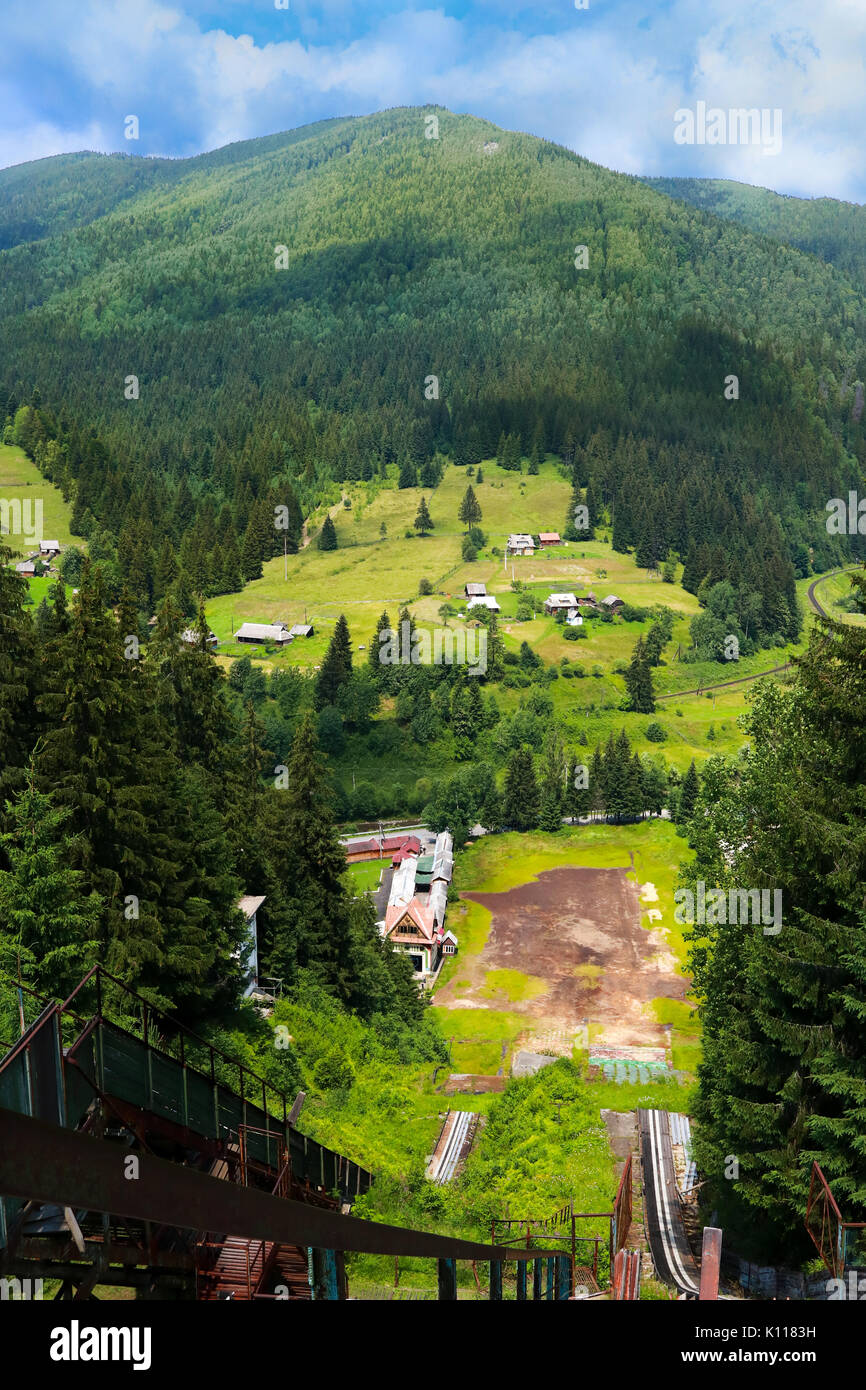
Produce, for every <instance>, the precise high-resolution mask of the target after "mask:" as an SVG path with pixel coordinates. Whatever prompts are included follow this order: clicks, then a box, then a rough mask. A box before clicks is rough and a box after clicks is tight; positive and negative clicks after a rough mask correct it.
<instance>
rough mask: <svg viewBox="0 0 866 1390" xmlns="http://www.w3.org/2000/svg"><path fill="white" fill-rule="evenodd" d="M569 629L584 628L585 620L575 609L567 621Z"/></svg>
mask: <svg viewBox="0 0 866 1390" xmlns="http://www.w3.org/2000/svg"><path fill="white" fill-rule="evenodd" d="M565 623H566V626H567V627H583V618H582V617H581V615H580V614H579V613H578V611H577V609H573V610H572V611H571V612H570V613H569V614H568V617H567V618H566V620H565Z"/></svg>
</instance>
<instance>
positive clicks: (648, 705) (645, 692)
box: [625, 637, 656, 714]
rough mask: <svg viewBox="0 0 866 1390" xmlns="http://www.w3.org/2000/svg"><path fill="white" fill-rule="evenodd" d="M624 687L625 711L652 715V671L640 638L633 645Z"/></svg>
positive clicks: (654, 705)
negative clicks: (625, 693)
mask: <svg viewBox="0 0 866 1390" xmlns="http://www.w3.org/2000/svg"><path fill="white" fill-rule="evenodd" d="M625 685H626V690H627V691H628V704H627V706H626V708H627V709H629V710H631V711H632V712H633V713H634V714H652V713H653V712H654V711H655V707H656V703H655V696H654V693H653V682H652V671H651V670H650V664H649V659H648V657H647V651H646V646H645V645H644V641H643V638H642V637H639V638H638V639H637V642H636V643H635V647H634V651H633V653H632V658H631V662H630V663H629V667H628V670H627V671H626V675H625Z"/></svg>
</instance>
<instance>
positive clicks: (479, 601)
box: [466, 594, 502, 613]
mask: <svg viewBox="0 0 866 1390" xmlns="http://www.w3.org/2000/svg"><path fill="white" fill-rule="evenodd" d="M472 608H489V610H490V612H491V613H500V612H501V611H502V610H501V609H500V607H499V604H498V603H497V602H496V599H495V598H493V596H492V594H474V595H473V596H472V598H471V599H470V600H469V602H468V603H467V605H466V610H467V612H468V611H469V610H470V609H472Z"/></svg>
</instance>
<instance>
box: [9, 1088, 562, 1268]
mask: <svg viewBox="0 0 866 1390" xmlns="http://www.w3.org/2000/svg"><path fill="white" fill-rule="evenodd" d="M126 1152H127V1151H126V1149H124V1148H121V1147H120V1146H119V1145H117V1144H112V1143H111V1142H109V1141H107V1140H103V1139H94V1138H92V1137H91V1136H90V1135H87V1134H81V1133H78V1132H76V1131H74V1130H67V1129H61V1128H59V1127H58V1126H56V1125H50V1124H47V1123H45V1121H43V1120H35V1119H32V1118H30V1116H27V1115H19V1114H17V1113H16V1112H14V1111H12V1110H2V1109H0V1193H3V1195H4V1196H7V1197H23V1198H25V1199H30V1200H32V1201H39V1202H52V1203H58V1204H59V1205H61V1206H67V1205H68V1206H73V1207H75V1209H76V1210H83V1211H91V1212H109V1213H111V1215H113V1216H120V1217H127V1218H130V1219H134V1220H137V1221H153V1222H159V1223H161V1224H162V1225H164V1226H173V1227H175V1228H177V1229H179V1230H196V1231H227V1232H229V1233H230V1234H232V1235H237V1236H246V1237H248V1238H250V1239H258V1240H268V1241H276V1242H277V1243H279V1244H281V1245H302V1246H308V1247H312V1248H314V1249H318V1250H341V1251H345V1250H357V1251H363V1252H365V1253H367V1254H373V1255H403V1256H410V1255H414V1256H419V1257H421V1258H425V1257H426V1258H429V1259H459V1260H490V1259H494V1260H495V1259H500V1260H525V1259H532V1258H533V1257H534V1254H544V1255H549V1254H552V1253H553V1252H551V1251H537V1252H532V1253H530V1252H528V1251H526V1250H511V1249H508V1248H501V1247H497V1246H492V1245H481V1244H479V1243H477V1242H476V1241H470V1240H456V1239H453V1238H451V1237H446V1236H438V1235H434V1234H432V1233H430V1232H427V1231H411V1230H405V1229H403V1228H402V1227H399V1226H386V1225H380V1224H379V1223H378V1222H375V1221H361V1220H359V1219H358V1218H357V1217H354V1216H342V1215H340V1213H339V1212H335V1211H328V1210H325V1209H323V1208H321V1207H315V1206H310V1205H307V1204H306V1203H305V1202H298V1201H295V1200H292V1199H289V1198H286V1197H275V1196H272V1195H271V1194H270V1193H268V1192H262V1191H259V1190H257V1189H255V1188H249V1187H241V1186H239V1185H238V1184H237V1183H228V1182H222V1181H221V1180H220V1179H219V1178H212V1177H209V1176H208V1175H207V1174H204V1173H200V1172H196V1171H195V1170H194V1169H190V1168H185V1167H183V1166H182V1165H180V1164H177V1163H170V1162H168V1161H167V1160H166V1159H161V1158H156V1157H154V1156H153V1155H152V1154H141V1155H140V1156H139V1157H140V1164H139V1176H138V1177H137V1178H135V1179H127V1178H126V1176H125V1174H124V1158H125V1156H126Z"/></svg>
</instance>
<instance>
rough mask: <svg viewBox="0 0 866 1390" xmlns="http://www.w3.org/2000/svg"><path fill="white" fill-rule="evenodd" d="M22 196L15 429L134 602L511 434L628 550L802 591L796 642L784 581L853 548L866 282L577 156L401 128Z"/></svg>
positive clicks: (12, 230) (394, 115)
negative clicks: (836, 501)
mask: <svg viewBox="0 0 866 1390" xmlns="http://www.w3.org/2000/svg"><path fill="white" fill-rule="evenodd" d="M431 117H435V118H436V119H438V122H439V126H438V138H435V139H428V138H426V133H427V132H428V131H429V130H430V126H429V120H430V118H431ZM4 193H5V194H6V199H5V203H6V208H5V211H4V212H2V213H0V244H3V243H4V241H5V244H6V247H7V249H5V250H3V251H0V271H2V275H0V382H2V383H3V391H4V396H5V408H6V412H8V414H9V415H10V417H11V416H13V415H16V412H21V411H23V412H24V414H23V415H21V416H20V418H17V419H16V422H15V442H16V443H19V444H21V445H22V447H24V448H25V450H26V451H27V452H28V453H29V454H30V455H31V456H32V457H34V458H36V461H37V462H40V466H42V463H43V460H40V458H38V457H37V450H38V449H39V446H40V444H41V445H42V448H43V452H44V451H45V450H46V449H47V448H48V447H49V444H50V443H51V444H56V450H55V453H56V454H57V457H54V458H53V459H52V461H51V464H50V471H49V472H48V476H50V477H52V478H53V479H54V480H55V481H57V482H59V483H61V484H62V485H63V486H64V487H66V488H67V489H69V490H71V491H74V493H75V501H74V511H73V526H74V529H75V530H76V531H77V532H78V533H79V534H81V535H84V536H91V535H93V534H94V533H95V532H97V531H99V532H102V533H104V534H103V535H101V536H100V543H99V547H98V548H99V550H100V552H101V553H103V552H104V551H105V548H106V547H109V548H110V546H111V545H112V544H113V545H114V547H115V549H116V554H117V557H118V558H117V565H116V572H117V573H122V574H123V575H124V576H125V578H126V580H127V582H128V583H129V584H130V585H131V586H132V587H133V589H134V592H135V595H136V597H137V598H138V602H139V606H140V609H141V611H142V612H149V611H151V610H152V608H153V605H154V603H155V601H156V600H158V599H159V598H160V597H161V596H162V593H163V592H164V591H165V588H166V587H167V586H168V585H169V584H171V583H173V582H174V581H175V578H176V576H174V575H172V574H170V571H171V570H172V568H173V566H172V563H171V562H170V557H169V556H168V555H167V554H165V553H162V554H161V551H162V550H163V547H164V544H165V538H166V537H168V538H170V543H171V547H172V549H173V551H174V554H175V559H176V560H177V561H178V562H179V566H180V570H181V571H182V575H183V578H184V581H185V594H186V598H187V606H188V604H189V596H190V595H192V594H194V593H195V592H199V591H201V592H204V593H206V594H216V593H230V592H232V591H236V590H237V589H238V588H239V587H240V583H241V581H242V580H249V579H254V578H257V577H258V573H259V566H260V564H261V562H262V561H267V560H268V559H270V558H271V557H272V556H274V555H276V554H279V553H281V552H282V549H283V535H275V534H274V526H273V508H274V506H277V505H284V506H286V507H287V508H288V511H289V513H290V520H289V526H288V541H289V547H290V549H294V548H295V546H296V545H297V544H298V543H299V541H300V534H301V523H302V518H303V516H306V515H309V514H310V513H312V512H314V511H315V510H316V508H317V507H319V506H322V505H323V504H327V505H329V506H330V505H333V504H334V503H335V502H338V501H339V498H340V489H341V487H342V486H344V485H346V484H350V483H353V482H360V481H365V480H366V481H372V480H373V479H374V478H382V479H389V478H393V477H395V476H396V475H397V474H398V473H401V474H402V475H403V476H404V478H405V477H407V476H408V479H409V482H411V481H415V480H417V481H419V482H420V483H421V485H422V486H423V487H426V488H430V487H432V486H433V485H435V482H436V481H437V479H438V476H439V473H440V472H441V461H442V460H443V459H451V460H453V461H454V462H456V463H458V464H460V465H464V464H468V463H477V462H478V461H480V460H481V459H484V458H490V457H492V456H494V455H495V454H496V453H497V450H498V448H499V444H500V441H501V440H502V439H503V437H505V438H507V439H512V440H514V441H515V442H516V448H517V453H518V455H520V454H522V455H523V456H524V457H526V458H528V457H530V455H532V454H533V453H535V454H537V456H538V457H544V456H545V454H549V453H553V454H555V455H557V456H559V457H560V458H562V459H563V460H564V461H565V463H566V465H567V467H568V468H569V469H573V478H572V481H573V483H574V484H575V485H576V486H577V487H578V488H581V489H583V488H586V487H587V485H589V487H590V490H591V495H592V498H593V500H594V503H595V506H596V508H597V509H598V510H600V511H603V512H604V513H605V514H606V515H607V517H608V520H612V519H613V517H614V516H615V517H616V519H617V528H616V535H615V538H614V539H615V542H616V543H617V547H618V548H620V549H624V550H630V549H632V548H639V549H640V550H641V552H642V555H643V556H646V555H647V554H649V555H650V558H651V560H656V561H659V560H661V559H662V558H663V557H664V556H665V555H666V553H667V552H668V550H671V549H672V550H674V551H675V552H676V553H677V554H678V555H679V557H680V560H681V562H683V563H686V562H687V561H688V560H689V555H690V553H691V562H690V563H689V564H688V573H687V585H686V587H688V588H689V589H690V591H694V592H696V591H697V588H698V586H699V584H700V582H701V581H702V579H705V578H710V579H711V580H715V579H717V578H719V577H724V578H727V579H730V580H732V582H736V581H737V580H738V577H739V576H740V575H742V574H743V573H746V574H748V575H749V583H750V584H751V586H752V587H753V588H757V589H759V590H760V592H761V593H762V595H763V601H764V603H765V606H767V607H768V608H773V607H774V606H775V604H776V602H777V598H778V596H780V595H781V596H783V597H784V601H785V602H786V603H787V605H788V617H787V619H785V620H784V621H783V622H782V627H783V628H784V627H790V629H791V631H790V635H791V636H795V635H796V634H795V632H794V630H793V618H792V615H791V609H792V605H793V582H794V578H795V577H801V576H802V575H804V574H806V573H807V572H808V570H809V568H810V566H811V567H813V568H815V569H821V568H822V567H823V568H826V567H828V566H829V565H831V564H833V563H835V562H838V561H839V560H840V559H844V558H845V557H846V556H847V555H848V554H849V553H850V551H851V549H852V546H851V544H850V543H849V541H848V540H847V538H830V537H828V536H827V534H826V529H825V527H824V524H823V523H824V515H823V509H824V506H825V503H826V500H827V498H828V497H832V496H838V495H840V493H842V492H843V491H844V490H845V489H846V488H847V487H850V486H856V485H857V482H858V481H859V479H860V476H861V472H862V461H863V458H864V438H863V428H864V426H863V421H862V418H861V412H860V410H859V407H858V404H857V403H858V399H859V396H858V383H859V382H860V381H861V380H862V379H863V376H864V372H866V364H864V362H863V341H864V327H866V314H864V300H863V297H862V296H861V294H860V292H859V291H858V290H857V289H856V288H855V287H854V285H853V284H852V283H851V282H850V281H848V280H847V279H845V278H842V277H840V276H839V274H838V273H837V272H836V271H834V270H833V269H832V267H830V266H827V265H823V264H822V263H820V262H819V261H817V260H816V259H815V258H814V257H813V256H808V255H804V254H802V253H801V252H799V251H796V250H794V249H792V248H790V247H787V246H781V245H779V244H777V243H775V242H774V243H770V242H768V241H767V239H766V238H765V237H757V236H755V235H753V234H752V233H751V232H749V231H747V230H746V229H744V228H742V227H740V226H737V225H735V224H734V223H732V222H719V221H717V220H711V221H708V220H707V218H706V217H705V216H704V215H703V214H702V213H700V212H698V211H696V210H695V209H694V208H691V207H688V206H686V205H685V204H684V203H683V202H681V201H673V200H671V199H670V198H668V197H667V196H665V195H664V194H663V193H660V192H658V191H655V190H654V189H651V188H648V187H647V186H646V185H645V184H643V183H641V182H640V181H639V180H636V179H633V178H629V177H625V176H623V175H619V174H615V173H611V172H610V171H608V170H605V169H602V168H600V167H598V166H596V165H593V164H590V163H589V162H588V161H586V160H584V159H582V158H580V157H579V156H578V155H575V154H573V153H571V152H570V151H567V150H565V149H562V148H560V147H558V146H555V145H552V144H550V143H548V142H545V141H542V140H538V139H535V138H533V137H530V136H527V135H523V134H520V133H517V132H511V131H505V130H502V129H500V128H498V127H495V126H493V125H491V124H490V123H488V122H485V121H482V120H478V119H476V118H474V117H469V116H456V115H452V114H451V113H449V112H447V111H445V110H442V109H433V108H430V109H427V108H425V109H420V108H418V109H398V110H393V111H389V112H385V113H381V114H378V115H374V116H368V117H363V118H359V119H346V120H336V121H328V122H323V123H320V124H318V125H315V126H310V127H306V128H302V129H300V130H297V131H293V132H289V133H287V134H281V135H274V136H269V137H267V138H265V139H263V140H253V141H248V142H245V143H242V144H239V145H235V146H230V147H228V148H227V149H225V150H220V151H216V152H213V153H212V154H208V155H203V156H199V157H196V158H193V159H188V160H180V161H160V160H154V161H151V160H142V161H138V160H136V159H131V158H129V157H128V156H62V157H59V158H58V159H53V160H52V159H49V160H42V161H39V162H38V163H37V164H34V165H25V166H19V168H18V169H17V170H9V171H5V172H4V173H0V195H2V194H4ZM2 202H4V199H3V198H2V197H0V203H2ZM49 233H50V234H49ZM12 243H15V244H12ZM581 247H585V248H586V254H585V257H584V256H583V253H580V254H578V255H576V250H577V248H581ZM280 248H284V250H281V249H280ZM584 260H585V262H586V265H585V268H583V266H584ZM578 267H580V268H578ZM731 376H735V377H736V378H737V379H738V385H739V395H738V397H737V399H736V401H734V400H732V399H726V397H725V383H726V381H728V380H729V379H730V377H731ZM133 378H135V384H134V385H131V384H130V383H131V382H132V379H133ZM34 388H36V389H37V391H38V393H39V394H38V396H37V397H36V398H35V400H37V401H41V402H42V406H41V410H40V411H39V414H38V417H37V418H31V417H30V416H28V414H27V409H28V408H29V406H30V405H31V404H32V403H33V402H34V397H33V396H32V392H33V389H34ZM2 410H3V401H2V400H0V411H2ZM768 439H772V441H773V443H772V447H770V448H768V446H767V441H768ZM559 524H560V525H561V524H562V520H561V519H559ZM856 544H860V542H859V541H856Z"/></svg>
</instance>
